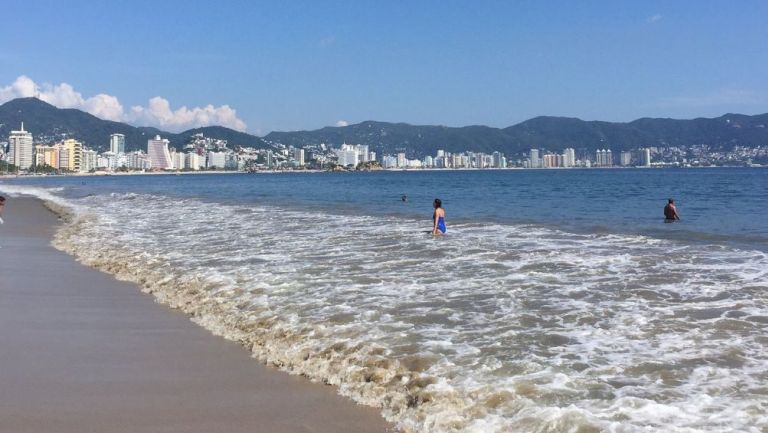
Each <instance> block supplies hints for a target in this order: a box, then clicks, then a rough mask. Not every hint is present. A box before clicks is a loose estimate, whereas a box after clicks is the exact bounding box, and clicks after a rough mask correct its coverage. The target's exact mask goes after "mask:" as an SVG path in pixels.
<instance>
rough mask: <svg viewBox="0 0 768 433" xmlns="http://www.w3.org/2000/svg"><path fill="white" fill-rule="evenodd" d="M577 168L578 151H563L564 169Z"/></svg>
mask: <svg viewBox="0 0 768 433" xmlns="http://www.w3.org/2000/svg"><path fill="white" fill-rule="evenodd" d="M575 166H576V151H575V150H573V148H571V147H567V148H565V150H563V167H575Z"/></svg>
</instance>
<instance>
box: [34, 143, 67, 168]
mask: <svg viewBox="0 0 768 433" xmlns="http://www.w3.org/2000/svg"><path fill="white" fill-rule="evenodd" d="M60 149H61V146H58V145H57V146H41V145H38V146H35V165H37V166H38V167H42V166H44V165H47V166H49V167H53V168H59V150H60Z"/></svg>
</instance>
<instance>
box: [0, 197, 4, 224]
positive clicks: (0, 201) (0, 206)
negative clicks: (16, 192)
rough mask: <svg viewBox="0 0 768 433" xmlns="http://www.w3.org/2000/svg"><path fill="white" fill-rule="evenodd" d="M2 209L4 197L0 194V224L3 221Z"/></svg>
mask: <svg viewBox="0 0 768 433" xmlns="http://www.w3.org/2000/svg"><path fill="white" fill-rule="evenodd" d="M3 209H5V197H3V196H1V195H0V224H4V223H5V221H3Z"/></svg>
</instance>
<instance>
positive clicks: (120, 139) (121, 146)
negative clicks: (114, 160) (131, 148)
mask: <svg viewBox="0 0 768 433" xmlns="http://www.w3.org/2000/svg"><path fill="white" fill-rule="evenodd" d="M109 151H110V152H112V153H114V154H115V155H119V154H121V153H125V135H123V134H111V135H110V136H109Z"/></svg>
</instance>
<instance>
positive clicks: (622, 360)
mask: <svg viewBox="0 0 768 433" xmlns="http://www.w3.org/2000/svg"><path fill="white" fill-rule="evenodd" d="M0 190H2V191H4V192H6V193H8V192H11V193H14V192H27V193H34V194H37V195H38V196H41V197H43V198H46V199H47V200H50V201H54V202H56V203H58V204H60V205H64V206H67V207H68V208H70V209H71V211H72V212H73V217H72V218H71V219H69V220H68V222H67V223H65V224H64V225H63V226H62V228H61V229H60V230H59V232H58V234H57V235H56V239H55V245H56V246H57V247H59V248H61V249H62V250H64V251H67V252H69V253H71V254H73V255H75V256H76V257H77V258H78V259H79V260H80V261H82V262H84V263H86V264H89V265H92V266H95V267H97V268H99V269H102V270H105V271H107V272H111V273H113V274H115V275H116V276H118V278H121V279H126V280H130V281H134V282H136V283H138V284H140V285H141V287H142V288H143V289H144V290H145V291H147V292H151V293H153V294H154V295H155V296H156V297H157V298H158V299H159V300H160V301H162V302H164V303H167V304H169V305H171V306H173V307H176V308H180V309H183V310H184V311H186V312H188V313H189V314H190V315H191V316H192V320H194V321H195V322H197V323H199V324H200V325H202V326H204V327H206V328H208V329H210V330H211V331H212V332H214V333H216V334H220V335H222V336H225V337H227V338H230V339H233V340H236V341H239V342H240V343H242V344H243V345H245V346H246V347H248V348H249V349H250V350H251V351H252V352H253V354H254V356H255V357H256V358H258V359H260V360H262V361H263V362H267V363H269V364H272V365H275V366H277V367H279V368H281V369H284V370H286V371H290V372H292V373H295V374H302V375H305V376H307V377H308V378H311V379H312V380H316V381H322V382H325V383H328V384H332V385H334V386H336V387H338V390H339V392H340V393H341V394H343V395H346V396H349V397H351V398H353V399H354V400H356V401H358V402H361V403H364V404H368V405H373V406H377V407H380V408H381V410H382V413H383V415H384V416H385V417H386V418H387V419H389V420H391V421H394V422H395V423H396V424H397V425H398V427H399V428H400V429H402V430H403V431H408V432H410V431H414V432H415V431H420V432H422V431H423V432H518V431H519V432H598V431H613V432H641V431H642V432H646V431H659V432H721V431H740V432H765V431H768V385H766V384H767V383H768V349H766V345H767V344H768V333H767V332H766V331H768V305H767V303H766V301H767V300H768V292H767V291H768V209H766V197H768V170H764V169H697V170H672V169H669V170H630V169H628V170H541V171H538V170H534V171H523V170H499V171H455V172H453V171H452V172H378V173H302V174H300V173H286V174H259V175H245V174H242V175H236V174H233V175H190V176H186V175H185V176H112V177H87V178H83V177H80V178H74V177H67V178H44V179H24V180H17V181H12V182H7V181H4V182H3V183H2V184H0ZM403 195H406V196H407V200H406V201H403V200H402V196H403ZM436 197H439V198H441V199H442V200H443V203H444V206H445V209H446V216H447V221H448V233H447V235H446V236H443V237H437V238H435V237H432V236H431V235H428V234H426V233H425V232H426V231H429V230H430V229H431V214H432V208H431V203H432V200H433V199H434V198H436ZM669 197H673V198H675V199H676V202H677V205H678V210H679V212H680V214H681V217H682V221H681V222H679V223H676V224H664V222H663V213H662V209H663V206H664V205H665V204H666V200H667V198H669ZM11 207H12V201H11V202H10V204H9V206H8V208H9V209H8V215H9V216H8V217H9V218H10V215H11Z"/></svg>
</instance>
